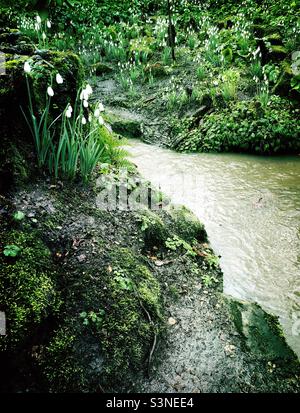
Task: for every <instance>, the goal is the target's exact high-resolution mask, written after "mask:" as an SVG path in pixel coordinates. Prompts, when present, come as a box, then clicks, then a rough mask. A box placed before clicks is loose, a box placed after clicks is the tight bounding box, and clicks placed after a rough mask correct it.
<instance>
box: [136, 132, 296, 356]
mask: <svg viewBox="0 0 300 413" xmlns="http://www.w3.org/2000/svg"><path fill="white" fill-rule="evenodd" d="M129 152H130V153H131V155H132V160H133V162H134V163H135V164H136V165H137V166H138V169H139V171H140V172H141V174H142V175H143V176H144V177H145V178H146V179H148V180H149V181H151V182H152V183H153V184H154V185H155V186H156V187H160V188H161V190H162V191H163V192H164V193H165V194H167V195H168V196H170V197H171V199H172V201H173V202H174V203H179V204H184V205H186V206H187V207H189V208H190V209H191V210H192V211H193V212H194V213H195V214H196V215H197V216H198V217H199V219H200V220H201V221H202V222H203V223H204V224H205V227H206V230H207V232H208V235H209V239H210V242H211V244H212V247H213V248H214V250H215V252H216V254H218V255H220V256H221V258H220V263H221V268H222V271H223V273H224V292H225V293H227V294H230V295H231V296H233V297H236V298H239V299H247V300H250V301H256V302H258V303H259V304H260V305H261V306H262V307H263V308H264V309H265V310H266V311H268V312H271V313H273V314H275V315H278V316H279V318H280V322H281V324H282V327H283V329H284V332H285V334H286V337H287V341H288V343H289V344H290V346H291V347H292V348H293V349H294V351H295V352H296V353H297V354H298V356H299V357H300V157H298V158H297V157H269V158H264V157H256V156H249V155H240V154H179V153H175V152H173V151H170V150H167V149H162V148H159V147H155V146H152V145H151V146H150V145H147V144H145V143H141V142H140V141H136V140H131V141H130V146H129Z"/></svg>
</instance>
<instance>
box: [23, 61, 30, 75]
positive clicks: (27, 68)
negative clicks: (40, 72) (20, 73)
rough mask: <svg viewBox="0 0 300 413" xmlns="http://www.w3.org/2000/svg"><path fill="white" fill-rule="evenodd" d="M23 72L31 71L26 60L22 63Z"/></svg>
mask: <svg viewBox="0 0 300 413" xmlns="http://www.w3.org/2000/svg"><path fill="white" fill-rule="evenodd" d="M24 72H25V73H29V72H31V67H30V64H29V63H28V62H25V63H24Z"/></svg>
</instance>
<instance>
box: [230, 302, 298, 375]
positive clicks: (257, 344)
mask: <svg viewBox="0 0 300 413" xmlns="http://www.w3.org/2000/svg"><path fill="white" fill-rule="evenodd" d="M224 300H225V302H226V304H227V305H228V308H229V311H230V314H231V316H232V319H233V321H234V323H235V326H236V328H237V330H238V332H239V333H240V334H241V337H242V340H243V343H244V345H245V347H246V348H247V349H248V350H249V351H251V353H253V355H255V358H257V359H262V360H265V361H269V362H275V363H278V364H281V365H283V366H285V365H286V366H289V368H291V367H292V366H296V367H297V368H299V362H298V359H297V356H296V355H295V353H294V352H293V351H292V349H291V348H290V347H289V346H288V345H287V343H286V340H285V337H284V334H283V331H282V328H281V326H280V323H279V320H278V317H275V316H273V315H271V314H268V313H266V312H265V311H264V310H263V309H262V308H261V307H260V306H259V305H258V304H256V303H250V302H247V301H238V300H235V299H233V298H230V297H226V298H224Z"/></svg>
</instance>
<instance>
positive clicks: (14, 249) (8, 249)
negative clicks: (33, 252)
mask: <svg viewBox="0 0 300 413" xmlns="http://www.w3.org/2000/svg"><path fill="white" fill-rule="evenodd" d="M20 251H21V248H20V247H18V246H17V245H6V246H5V247H4V251H3V254H4V255H5V256H6V257H17V256H18V255H19V253H20Z"/></svg>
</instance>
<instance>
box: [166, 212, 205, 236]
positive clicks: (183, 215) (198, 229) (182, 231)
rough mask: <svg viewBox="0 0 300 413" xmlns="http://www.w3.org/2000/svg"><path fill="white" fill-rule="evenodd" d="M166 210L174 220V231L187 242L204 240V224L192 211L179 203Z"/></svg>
mask: <svg viewBox="0 0 300 413" xmlns="http://www.w3.org/2000/svg"><path fill="white" fill-rule="evenodd" d="M168 212H169V214H170V216H171V217H172V219H173V222H174V230H175V231H174V232H176V234H178V235H179V236H180V237H181V238H183V239H184V240H185V241H187V242H192V241H194V240H197V241H200V242H205V241H207V234H206V231H205V228H204V225H203V224H202V223H201V222H200V221H199V219H198V218H197V217H196V215H195V214H193V212H191V211H190V210H189V209H188V208H186V207H185V206H181V205H178V206H177V205H172V206H171V207H170V208H169V209H168Z"/></svg>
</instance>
